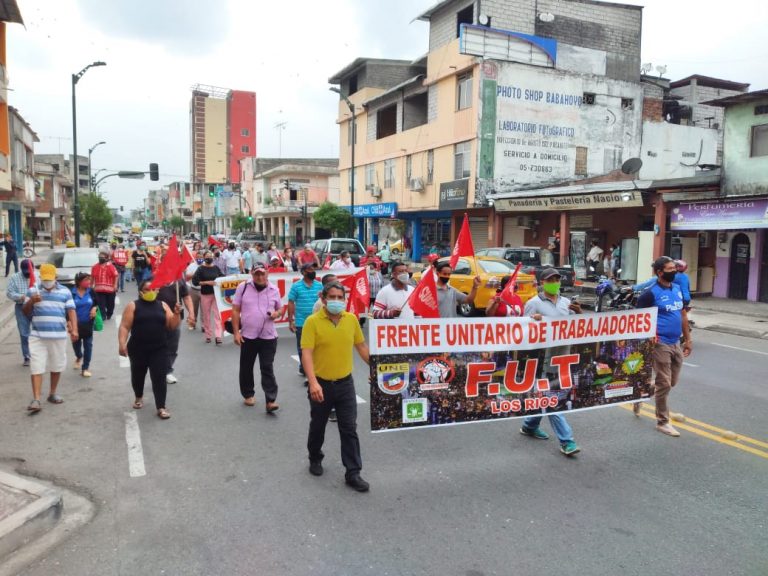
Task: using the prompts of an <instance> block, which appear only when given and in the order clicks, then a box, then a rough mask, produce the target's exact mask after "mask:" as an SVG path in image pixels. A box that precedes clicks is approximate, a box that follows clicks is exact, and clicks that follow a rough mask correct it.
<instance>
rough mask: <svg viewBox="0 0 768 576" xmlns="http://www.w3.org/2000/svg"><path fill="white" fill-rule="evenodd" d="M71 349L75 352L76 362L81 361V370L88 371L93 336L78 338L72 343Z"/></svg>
mask: <svg viewBox="0 0 768 576" xmlns="http://www.w3.org/2000/svg"><path fill="white" fill-rule="evenodd" d="M81 343H82V346H81ZM72 349H73V350H74V351H75V356H76V357H77V359H78V360H80V359H81V358H82V359H83V370H88V367H89V366H90V365H91V355H92V354H93V336H88V338H80V339H79V340H77V341H75V342H72Z"/></svg>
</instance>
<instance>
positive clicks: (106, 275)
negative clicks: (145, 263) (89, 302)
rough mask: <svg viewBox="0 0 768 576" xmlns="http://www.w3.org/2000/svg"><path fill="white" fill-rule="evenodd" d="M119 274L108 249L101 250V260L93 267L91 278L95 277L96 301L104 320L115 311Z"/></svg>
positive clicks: (110, 316)
mask: <svg viewBox="0 0 768 576" xmlns="http://www.w3.org/2000/svg"><path fill="white" fill-rule="evenodd" d="M118 276H119V274H118V273H117V269H116V268H115V266H114V265H113V264H112V262H110V261H109V255H108V254H107V253H106V251H101V252H99V262H98V264H94V265H93V267H92V268H91V278H93V291H94V292H95V293H96V301H97V304H98V306H99V310H101V317H102V318H104V320H109V319H110V318H112V313H113V312H114V311H115V294H116V293H117V284H118Z"/></svg>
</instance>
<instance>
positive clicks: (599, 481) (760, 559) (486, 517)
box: [0, 298, 768, 576]
mask: <svg viewBox="0 0 768 576" xmlns="http://www.w3.org/2000/svg"><path fill="white" fill-rule="evenodd" d="M123 299H125V298H123ZM17 341H18V340H17V337H16V336H15V335H13V336H12V337H11V338H9V339H8V340H7V341H6V342H5V343H4V344H3V346H2V347H1V348H0V368H1V369H2V374H3V378H2V384H0V458H23V459H24V460H25V464H24V465H23V466H22V470H24V469H26V470H28V471H30V472H33V473H35V474H38V475H41V476H44V477H47V478H52V479H56V480H57V481H59V482H61V483H63V484H66V485H67V486H70V487H72V488H75V489H77V490H80V491H82V492H83V493H86V494H88V495H89V496H90V497H91V498H92V499H93V500H94V502H95V503H96V504H97V506H98V513H97V515H96V517H95V519H94V520H93V521H92V522H91V523H90V524H89V525H87V526H85V527H84V528H82V529H81V530H80V531H79V532H77V533H75V534H73V535H72V536H71V537H70V538H69V539H68V540H66V541H64V542H63V543H61V544H60V545H59V546H58V547H57V548H55V549H53V550H51V551H50V552H49V553H48V554H47V555H46V556H45V557H44V558H42V559H40V560H39V561H37V562H36V563H35V564H33V565H32V566H31V567H30V568H29V569H28V570H27V571H25V572H24V574H26V575H30V576H50V575H51V574H56V575H60V576H81V575H85V574H87V575H89V576H95V575H102V574H103V575H114V574H130V575H146V574H179V575H187V576H191V575H198V574H200V575H240V574H243V575H245V574H249V575H250V574H274V575H307V574H313V575H325V574H329V575H330V574H344V575H346V574H355V575H363V574H370V575H376V576H382V575H401V574H402V575H421V574H425V575H438V574H439V575H442V574H456V575H464V576H481V575H491V574H499V575H510V574H529V573H530V574H538V575H540V576H545V575H550V574H551V575H557V576H563V575H570V574H580V575H581V574H589V575H616V574H622V575H634V574H637V575H646V574H691V575H697V576H705V575H713V576H715V575H716V576H726V575H734V576H744V575H754V576H758V575H765V574H768V548H766V535H767V534H768V526H767V524H768V518H767V517H766V512H767V511H768V510H766V508H768V498H766V494H768V444H766V445H765V447H762V448H761V447H760V446H759V445H758V444H750V446H753V447H755V448H756V450H757V453H753V452H749V451H746V450H742V449H739V448H737V447H734V446H732V445H729V444H727V443H724V442H722V441H719V440H716V439H715V438H718V437H719V434H718V433H717V432H715V431H713V430H711V429H708V430H705V429H703V428H701V427H696V426H690V421H689V423H688V424H686V425H687V426H690V427H691V428H694V429H698V430H700V431H701V430H704V431H705V432H707V433H709V434H712V437H706V436H704V435H701V434H700V433H695V432H692V431H688V430H682V433H683V435H682V437H680V438H677V439H674V438H669V437H666V436H663V435H661V434H659V433H658V432H656V431H655V430H654V422H653V420H652V419H650V418H647V417H642V418H635V417H633V415H632V413H631V412H629V411H627V410H625V409H622V408H619V407H615V408H609V409H603V410H596V411H589V412H586V413H581V414H573V415H571V416H569V420H570V422H571V424H572V426H573V428H574V431H575V434H576V439H577V441H578V442H579V444H580V445H581V447H582V452H581V453H580V454H579V455H578V456H577V457H576V458H573V459H568V458H565V457H563V456H562V455H561V454H560V453H559V452H558V449H557V442H556V441H555V440H553V439H551V440H549V441H547V442H542V441H536V440H532V439H529V438H525V437H523V436H521V435H520V434H518V432H517V431H518V428H519V422H503V423H492V424H475V425H469V426H458V427H448V428H439V429H433V430H415V431H409V432H395V433H386V434H376V435H372V434H370V431H369V430H370V427H369V424H368V404H367V399H368V396H369V395H368V390H367V382H366V379H365V377H364V375H365V373H366V371H365V368H364V365H363V364H362V362H361V361H360V360H359V359H358V361H357V365H356V369H355V374H356V385H357V391H358V395H359V396H360V397H361V399H362V400H364V401H365V402H366V403H362V404H359V410H360V413H359V432H360V435H361V443H362V452H363V460H364V469H363V476H364V477H365V478H366V479H367V480H368V481H369V482H370V483H371V492H370V493H368V494H358V493H356V492H354V491H352V490H350V489H349V488H347V487H346V486H345V485H344V482H343V472H344V471H343V468H342V466H341V462H340V456H339V442H338V435H337V434H336V431H335V424H330V423H329V426H328V433H327V436H326V449H325V453H326V459H325V468H326V473H325V475H324V476H322V477H321V478H315V477H313V476H310V475H309V473H308V472H307V460H306V449H305V444H306V432H307V425H308V421H309V414H308V413H309V410H308V403H307V399H306V389H305V388H304V387H303V385H302V379H301V378H300V377H299V376H298V375H297V373H296V367H297V364H296V361H295V360H294V359H293V358H292V355H293V354H295V346H294V340H293V338H292V335H291V334H290V333H289V332H288V331H287V330H285V331H281V340H280V344H279V348H278V356H277V360H276V365H277V374H278V380H279V384H280V395H279V401H280V403H281V406H282V408H281V410H280V411H279V413H278V414H277V415H274V416H271V415H267V414H266V413H265V412H264V401H263V396H258V399H259V403H258V404H257V406H256V407H255V408H247V407H245V406H244V405H243V404H242V399H241V398H240V395H239V390H238V385H237V366H238V354H239V352H238V349H237V348H236V347H235V346H234V345H233V344H232V341H231V338H229V339H226V340H225V345H224V346H223V347H219V348H216V347H214V346H213V345H212V344H205V343H204V342H203V338H202V335H201V333H200V332H199V331H197V332H188V331H186V330H184V333H183V337H182V346H181V352H180V357H179V361H178V362H177V375H178V378H179V383H178V384H176V385H173V386H171V387H170V391H169V400H168V407H169V409H170V410H171V412H172V414H173V417H172V418H171V420H169V421H161V420H159V419H158V418H157V417H156V416H155V413H154V410H153V404H152V395H151V393H150V392H149V385H148V391H147V393H146V394H145V400H146V401H147V402H146V405H145V407H144V409H143V410H141V411H138V412H136V411H133V410H132V409H131V401H132V392H131V389H130V384H129V378H128V369H127V368H124V367H121V366H120V362H119V359H118V356H117V338H116V327H115V326H114V324H108V325H107V328H106V330H105V332H104V333H101V334H98V335H97V341H96V344H95V360H94V362H93V366H92V370H93V373H94V376H93V378H91V379H88V380H85V379H82V378H80V376H79V375H77V373H76V372H74V371H73V370H69V372H68V373H67V374H65V376H64V377H63V382H62V385H61V387H60V392H61V394H62V395H63V396H64V398H65V400H66V402H65V403H64V404H62V405H60V406H53V405H49V404H46V405H45V406H44V408H43V411H42V412H41V413H40V414H39V415H37V416H34V417H30V416H28V415H27V414H26V411H25V407H26V404H27V403H28V401H29V398H30V392H29V383H28V375H27V373H26V372H25V369H23V368H22V367H21V364H20V354H19V352H18V348H17V346H18V344H17ZM726 346H732V347H734V348H729V347H726ZM766 356H768V342H766V341H762V340H752V339H747V338H739V337H734V336H725V335H722V334H717V333H712V332H704V331H695V350H694V354H693V356H691V357H690V358H689V360H688V361H687V362H688V365H687V366H686V367H685V369H684V372H683V376H682V381H681V383H680V385H679V388H678V389H675V390H674V391H673V393H672V396H671V407H672V409H673V411H675V412H681V413H683V414H685V415H686V416H687V417H688V418H691V419H694V420H695V421H698V422H700V423H704V424H706V425H711V426H715V427H717V428H722V429H727V430H733V431H735V432H737V433H739V434H742V435H746V436H748V437H751V438H754V439H757V440H759V441H762V442H768V419H767V418H766V417H765V408H766V404H767V403H768V389H766V378H765V375H764V368H765V366H766ZM45 390H47V383H46V384H45V387H44V391H45ZM126 414H129V415H133V414H136V416H137V417H138V418H137V422H138V428H139V430H140V435H141V441H142V446H143V463H144V467H145V471H146V475H145V476H140V477H131V476H130V471H129V457H128V447H127V444H126ZM128 418H131V416H128ZM544 427H545V429H547V430H549V427H548V424H544ZM761 454H762V455H761Z"/></svg>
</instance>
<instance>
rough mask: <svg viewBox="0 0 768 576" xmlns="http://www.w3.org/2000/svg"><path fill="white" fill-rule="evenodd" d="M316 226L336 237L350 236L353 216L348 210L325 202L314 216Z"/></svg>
mask: <svg viewBox="0 0 768 576" xmlns="http://www.w3.org/2000/svg"><path fill="white" fill-rule="evenodd" d="M312 218H313V219H314V220H315V226H317V227H319V228H325V229H326V230H330V231H331V233H333V234H334V235H344V236H346V235H347V234H349V230H350V228H351V227H352V215H351V214H350V213H349V211H348V210H344V208H339V207H338V206H337V205H336V204H334V203H333V202H323V203H322V204H321V205H320V207H319V208H318V209H317V210H315V212H314V214H312Z"/></svg>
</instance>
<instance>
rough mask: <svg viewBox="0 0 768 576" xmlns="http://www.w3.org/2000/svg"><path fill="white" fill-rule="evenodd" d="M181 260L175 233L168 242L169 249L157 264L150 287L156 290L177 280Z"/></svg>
mask: <svg viewBox="0 0 768 576" xmlns="http://www.w3.org/2000/svg"><path fill="white" fill-rule="evenodd" d="M180 262H181V256H179V245H178V243H177V242H176V234H174V235H173V236H171V241H170V242H168V251H167V252H166V253H165V256H164V257H163V259H162V260H161V261H160V264H158V266H157V271H156V272H155V277H154V279H153V280H152V284H151V285H150V288H152V289H153V290H154V289H156V288H160V287H161V286H165V285H166V284H170V283H171V282H173V281H174V280H176V279H177V278H178V277H179V266H180Z"/></svg>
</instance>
